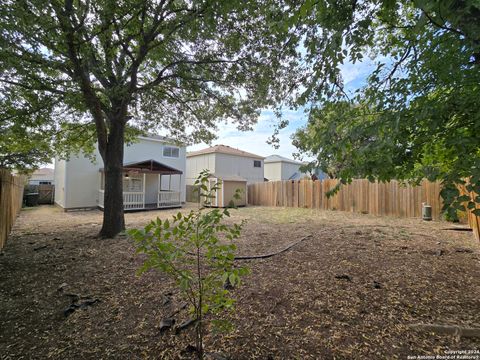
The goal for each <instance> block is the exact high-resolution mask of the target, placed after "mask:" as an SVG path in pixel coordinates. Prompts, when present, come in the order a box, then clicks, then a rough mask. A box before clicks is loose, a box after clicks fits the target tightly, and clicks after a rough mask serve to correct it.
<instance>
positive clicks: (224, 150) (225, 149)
mask: <svg viewBox="0 0 480 360" xmlns="http://www.w3.org/2000/svg"><path fill="white" fill-rule="evenodd" d="M205 154H227V155H236V156H243V157H249V158H254V159H260V160H263V159H265V158H264V157H263V156H259V155H255V154H252V153H249V152H246V151H243V150H240V149H235V148H232V147H230V146H228V145H215V146H211V147H209V148H206V149H202V150H198V151H191V152H189V153H187V157H192V156H198V155H205Z"/></svg>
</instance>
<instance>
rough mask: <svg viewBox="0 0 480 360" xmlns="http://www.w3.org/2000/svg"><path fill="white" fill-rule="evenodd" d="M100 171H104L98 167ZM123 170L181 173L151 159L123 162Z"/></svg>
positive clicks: (150, 172)
mask: <svg viewBox="0 0 480 360" xmlns="http://www.w3.org/2000/svg"><path fill="white" fill-rule="evenodd" d="M100 171H101V172H103V171H105V170H104V168H101V169H100ZM123 171H134V172H139V173H149V174H167V175H168V174H170V175H173V174H178V175H180V174H183V172H182V171H180V170H177V169H175V168H173V167H171V166H168V165H165V164H162V163H160V162H158V161H155V160H153V159H150V160H144V161H138V162H131V163H126V164H123Z"/></svg>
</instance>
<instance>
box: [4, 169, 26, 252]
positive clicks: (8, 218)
mask: <svg viewBox="0 0 480 360" xmlns="http://www.w3.org/2000/svg"><path fill="white" fill-rule="evenodd" d="M24 184H25V179H24V177H23V176H14V175H12V174H10V172H8V171H7V170H5V169H0V249H2V248H3V247H4V246H5V243H6V242H7V237H8V235H9V234H10V230H11V229H12V226H13V224H14V222H15V219H16V217H17V215H18V213H19V212H20V209H21V208H22V199H23V188H24Z"/></svg>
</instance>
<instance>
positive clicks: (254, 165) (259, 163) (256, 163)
mask: <svg viewBox="0 0 480 360" xmlns="http://www.w3.org/2000/svg"><path fill="white" fill-rule="evenodd" d="M253 167H262V162H261V161H260V160H253Z"/></svg>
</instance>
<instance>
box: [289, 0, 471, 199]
mask: <svg viewBox="0 0 480 360" xmlns="http://www.w3.org/2000/svg"><path fill="white" fill-rule="evenodd" d="M298 16H299V18H301V19H302V20H301V21H302V22H303V23H305V24H307V26H306V28H308V29H310V30H309V31H310V32H309V33H308V32H307V33H308V35H309V36H308V37H307V38H306V43H305V49H306V55H305V59H306V60H307V66H306V68H307V70H308V71H309V78H308V79H307V81H308V84H309V86H307V87H306V90H305V91H304V93H303V96H302V97H301V98H300V99H299V101H300V103H301V104H310V105H311V106H312V107H313V108H314V109H313V111H311V112H310V118H309V122H308V125H307V126H306V127H305V128H304V129H300V130H299V131H298V132H297V133H296V134H295V136H294V141H295V143H296V145H297V146H298V148H299V149H300V150H301V151H303V152H306V153H310V154H311V155H313V156H315V157H316V158H317V160H318V161H319V163H320V164H322V165H324V167H327V165H328V164H334V165H335V166H336V169H337V174H336V175H337V176H338V177H339V178H341V179H342V180H343V181H349V180H350V179H352V178H353V177H357V176H361V177H369V178H371V179H372V180H373V179H375V178H376V179H379V180H390V179H400V180H407V181H413V182H417V181H419V180H420V179H422V178H424V177H426V178H429V179H430V180H441V181H443V183H444V191H443V192H442V196H443V198H444V200H445V202H446V204H447V205H448V204H454V205H456V206H457V207H459V206H460V202H461V201H465V200H467V199H466V198H462V197H458V190H456V185H457V184H462V183H463V179H464V178H470V184H469V185H468V187H469V189H470V190H475V191H476V192H477V193H479V191H480V115H479V112H478V104H479V100H478V99H480V86H479V84H480V5H479V3H478V2H477V1H458V0H415V1H398V2H397V1H364V2H357V1H344V2H333V1H328V0H325V1H319V2H312V1H306V2H305V3H304V5H303V10H302V11H300V12H299V14H298ZM366 54H369V55H371V56H372V57H374V58H376V59H379V60H377V61H378V64H377V67H376V69H375V70H374V71H373V72H372V73H371V75H370V77H369V79H368V83H367V85H366V86H365V88H363V89H360V90H359V91H358V92H356V93H355V94H353V95H352V94H351V95H350V97H349V94H347V93H346V92H345V91H344V86H343V84H342V79H341V76H340V75H341V74H340V69H341V64H342V63H343V62H344V61H347V60H348V61H351V62H353V63H355V62H356V61H359V60H361V59H362V57H363V56H365V55H366ZM332 139H334V141H332ZM470 200H471V202H470V204H469V206H470V207H471V208H473V207H474V206H475V204H474V202H480V197H476V198H475V199H470Z"/></svg>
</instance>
